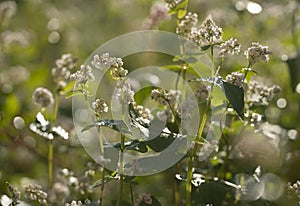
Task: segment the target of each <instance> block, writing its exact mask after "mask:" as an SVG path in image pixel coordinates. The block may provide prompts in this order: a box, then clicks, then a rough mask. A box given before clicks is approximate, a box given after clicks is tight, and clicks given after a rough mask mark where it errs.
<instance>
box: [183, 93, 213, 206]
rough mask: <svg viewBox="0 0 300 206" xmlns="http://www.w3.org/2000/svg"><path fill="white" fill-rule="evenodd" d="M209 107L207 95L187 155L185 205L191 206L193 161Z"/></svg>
mask: <svg viewBox="0 0 300 206" xmlns="http://www.w3.org/2000/svg"><path fill="white" fill-rule="evenodd" d="M210 94H211V93H210ZM209 107H210V96H209V97H208V100H207V104H206V107H205V113H204V115H203V117H202V120H201V124H200V127H199V130H198V133H197V137H196V139H195V140H194V143H195V145H194V147H193V150H192V152H191V154H190V156H189V159H188V172H187V179H186V187H185V190H186V206H191V205H192V202H191V201H192V200H191V193H192V178H193V162H194V158H195V154H196V152H197V150H198V147H199V142H200V140H201V136H202V132H203V130H204V126H205V124H206V120H207V114H208V111H209Z"/></svg>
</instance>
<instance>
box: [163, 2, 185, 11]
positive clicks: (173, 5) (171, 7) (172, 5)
mask: <svg viewBox="0 0 300 206" xmlns="http://www.w3.org/2000/svg"><path fill="white" fill-rule="evenodd" d="M164 2H166V4H167V8H168V9H174V8H175V7H176V6H177V5H178V4H179V3H181V0H164Z"/></svg>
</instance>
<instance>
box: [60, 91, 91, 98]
mask: <svg viewBox="0 0 300 206" xmlns="http://www.w3.org/2000/svg"><path fill="white" fill-rule="evenodd" d="M82 94H86V95H87V96H91V95H92V93H91V92H89V91H88V90H85V89H74V90H72V91H69V92H67V93H66V98H67V99H68V98H70V97H73V96H76V95H82Z"/></svg>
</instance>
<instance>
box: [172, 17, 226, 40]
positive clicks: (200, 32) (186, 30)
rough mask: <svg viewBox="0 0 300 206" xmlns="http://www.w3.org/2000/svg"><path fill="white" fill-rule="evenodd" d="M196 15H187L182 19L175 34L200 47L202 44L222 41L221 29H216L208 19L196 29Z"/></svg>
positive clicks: (209, 18)
mask: <svg viewBox="0 0 300 206" xmlns="http://www.w3.org/2000/svg"><path fill="white" fill-rule="evenodd" d="M197 23H198V15H197V14H196V13H191V12H189V13H187V14H186V16H185V17H184V19H182V20H181V21H180V22H179V24H178V27H177V28H176V33H177V34H179V35H182V36H184V37H186V38H188V39H189V40H190V41H192V42H194V43H196V44H197V45H201V44H202V43H205V44H207V41H208V42H209V43H217V42H220V41H221V39H222V28H220V27H218V26H217V25H216V24H215V22H214V21H213V20H212V19H211V17H208V18H207V19H206V20H205V21H204V22H203V24H202V25H201V26H200V27H197Z"/></svg>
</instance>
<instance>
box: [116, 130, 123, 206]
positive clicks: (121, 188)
mask: <svg viewBox="0 0 300 206" xmlns="http://www.w3.org/2000/svg"><path fill="white" fill-rule="evenodd" d="M124 144H125V136H124V135H123V134H122V133H121V148H120V166H119V174H120V183H119V193H118V199H117V204H116V205H117V206H120V203H121V200H122V193H123V184H124V175H123V168H124V165H123V164H124V162H123V152H124Z"/></svg>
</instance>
